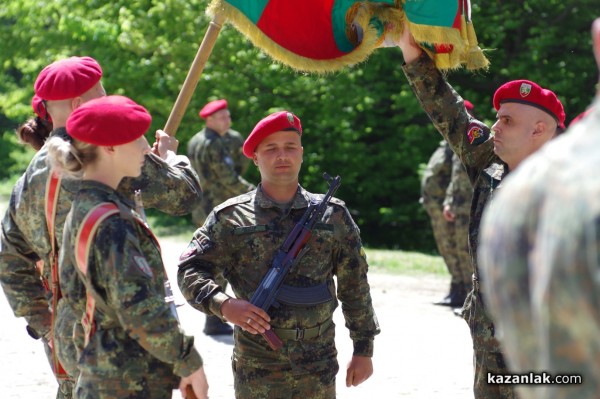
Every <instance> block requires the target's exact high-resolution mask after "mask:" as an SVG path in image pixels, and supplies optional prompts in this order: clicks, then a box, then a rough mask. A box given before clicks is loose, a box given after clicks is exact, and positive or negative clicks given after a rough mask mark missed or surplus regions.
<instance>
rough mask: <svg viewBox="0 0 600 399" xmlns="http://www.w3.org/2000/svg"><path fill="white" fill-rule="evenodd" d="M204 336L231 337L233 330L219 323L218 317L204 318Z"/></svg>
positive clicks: (227, 325) (223, 323)
mask: <svg viewBox="0 0 600 399" xmlns="http://www.w3.org/2000/svg"><path fill="white" fill-rule="evenodd" d="M202 332H204V334H206V335H231V334H232V333H233V329H232V328H231V326H230V325H229V324H228V323H225V322H223V321H221V319H220V318H219V317H218V316H212V315H211V316H206V323H205V324H204V330H202Z"/></svg>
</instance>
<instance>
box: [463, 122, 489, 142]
mask: <svg viewBox="0 0 600 399" xmlns="http://www.w3.org/2000/svg"><path fill="white" fill-rule="evenodd" d="M488 137H489V132H488V127H487V126H485V125H484V124H483V123H481V122H479V121H476V122H471V123H469V126H468V127H467V140H469V143H470V144H471V145H479V144H481V143H483V142H485V141H486V140H487V139H488Z"/></svg>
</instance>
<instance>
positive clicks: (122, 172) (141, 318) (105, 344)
mask: <svg viewBox="0 0 600 399" xmlns="http://www.w3.org/2000/svg"><path fill="white" fill-rule="evenodd" d="M99 120H101V121H102V123H98V121H99ZM151 120H152V118H151V117H150V114H148V112H147V111H146V110H145V109H144V107H142V106H140V105H138V104H136V103H135V102H133V101H132V100H130V99H128V98H126V97H122V96H107V97H101V98H98V99H94V100H91V101H89V102H87V103H85V104H84V105H82V106H81V107H79V108H77V109H76V110H75V111H73V113H72V114H71V116H69V119H68V120H67V130H68V131H69V134H70V136H71V137H72V138H73V139H72V141H71V140H69V139H67V140H65V138H63V137H59V136H53V137H52V138H51V139H50V140H49V141H48V143H47V145H46V147H47V149H48V160H49V163H50V164H51V165H52V166H53V168H54V169H55V170H61V171H62V173H63V174H65V177H70V178H77V176H82V175H83V179H84V180H83V181H81V184H80V186H79V191H78V192H77V193H76V195H75V197H74V198H73V203H72V208H71V209H72V210H71V212H70V213H69V214H68V216H67V219H66V221H65V227H64V237H63V245H62V251H61V256H60V267H61V269H67V268H69V269H76V270H77V274H78V275H79V278H75V279H71V280H67V281H62V284H63V287H65V289H64V291H65V294H66V295H67V294H68V295H69V297H68V298H69V299H68V301H69V302H70V305H72V306H73V308H74V309H75V310H76V312H77V313H79V314H83V313H85V320H86V322H87V325H89V326H90V328H89V329H88V330H87V331H86V336H85V341H84V347H83V352H82V354H81V360H80V361H79V365H78V367H79V369H80V375H79V378H78V380H77V386H76V388H75V395H76V397H77V398H81V399H86V398H89V399H101V398H111V399H112V398H125V397H126V398H140V399H142V398H144V399H145V398H163V399H170V398H171V397H172V390H173V388H175V387H177V386H178V385H179V383H180V381H179V378H178V376H179V377H185V378H183V379H182V380H181V385H180V388H182V390H185V388H186V387H187V385H190V384H192V383H193V384H194V389H195V390H196V394H197V396H199V397H201V398H206V397H207V390H208V384H207V382H206V376H205V374H204V370H203V367H202V359H201V358H200V355H199V354H198V352H197V351H196V350H195V348H194V344H193V342H194V340H193V338H192V337H187V336H185V335H183V333H182V331H181V328H180V326H179V322H178V319H177V313H176V311H175V306H174V303H173V297H172V292H170V291H169V290H167V291H165V288H168V286H167V285H166V281H167V276H166V272H165V268H164V265H163V263H162V258H161V253H160V247H159V244H158V241H157V240H156V238H155V237H154V235H153V234H152V232H151V231H150V229H149V228H148V226H147V224H146V222H145V220H144V219H143V216H141V215H140V214H139V213H137V212H136V211H134V204H133V202H132V201H131V200H130V198H128V197H127V196H123V195H121V194H120V193H119V192H117V187H118V186H119V183H120V182H121V180H122V179H123V178H124V177H132V178H135V177H138V176H139V175H140V174H141V171H142V167H143V165H144V163H145V155H147V154H149V153H150V146H149V145H148V142H147V141H146V138H145V137H144V133H145V132H146V130H147V129H148V128H149V127H150V123H151ZM98 206H103V207H107V206H108V207H112V210H113V212H112V213H104V214H102V215H101V216H98V219H97V220H98V221H97V222H96V221H95V220H94V219H92V220H90V219H89V218H90V215H92V214H93V213H92V211H95V212H98V209H99V208H98ZM109 209H111V208H109ZM139 211H140V212H143V209H139ZM96 214H97V213H96ZM87 231H91V233H89V238H88V237H87V236H86V232H87ZM82 249H83V250H85V251H82ZM82 252H83V253H84V255H81V254H82ZM81 280H83V282H84V284H85V288H83V287H82V282H81ZM82 288H83V289H82ZM86 289H87V297H86V295H81V294H82V292H85V291H86ZM170 306H171V308H170Z"/></svg>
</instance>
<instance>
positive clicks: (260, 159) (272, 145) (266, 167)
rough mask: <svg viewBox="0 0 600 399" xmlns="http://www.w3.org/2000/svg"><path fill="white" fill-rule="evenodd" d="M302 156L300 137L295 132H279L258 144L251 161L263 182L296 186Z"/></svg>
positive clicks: (302, 149)
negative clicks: (256, 167)
mask: <svg viewBox="0 0 600 399" xmlns="http://www.w3.org/2000/svg"><path fill="white" fill-rule="evenodd" d="M303 154H304V148H302V143H301V141H300V135H299V134H298V133H297V132H295V131H280V132H277V133H273V134H271V135H270V136H268V137H266V138H265V139H264V140H263V141H261V142H260V144H259V145H258V147H256V151H255V152H254V158H253V160H254V164H255V165H256V166H258V170H259V171H260V175H261V179H262V181H263V182H268V183H282V184H297V182H298V174H299V173H300V167H301V166H302V155H303Z"/></svg>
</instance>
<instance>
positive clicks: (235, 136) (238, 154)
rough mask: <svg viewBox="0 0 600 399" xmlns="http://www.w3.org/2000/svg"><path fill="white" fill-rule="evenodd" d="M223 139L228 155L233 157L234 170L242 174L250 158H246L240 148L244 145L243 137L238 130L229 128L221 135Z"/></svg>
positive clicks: (248, 164) (246, 168)
mask: <svg viewBox="0 0 600 399" xmlns="http://www.w3.org/2000/svg"><path fill="white" fill-rule="evenodd" d="M223 141H224V142H225V145H226V146H227V148H228V149H229V155H231V158H232V159H233V165H234V168H235V172H236V173H237V174H238V175H240V176H243V175H244V173H246V171H247V170H248V167H249V166H250V160H249V159H248V158H246V156H245V155H244V152H243V151H242V148H243V147H244V137H243V136H242V135H241V134H240V132H238V131H235V130H231V129H229V130H228V131H226V132H225V134H224V135H223Z"/></svg>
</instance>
